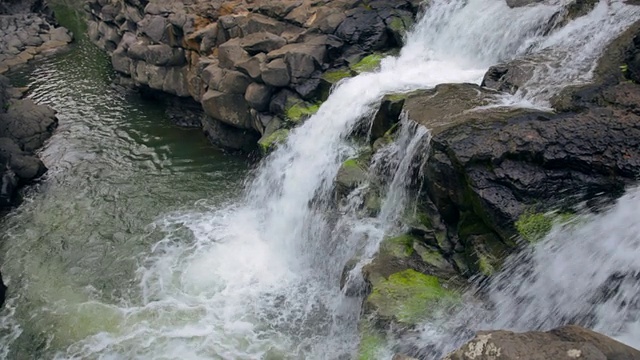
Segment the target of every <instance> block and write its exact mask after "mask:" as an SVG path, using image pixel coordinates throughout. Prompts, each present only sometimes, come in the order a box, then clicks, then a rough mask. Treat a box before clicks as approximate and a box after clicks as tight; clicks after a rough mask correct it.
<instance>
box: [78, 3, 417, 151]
mask: <svg viewBox="0 0 640 360" xmlns="http://www.w3.org/2000/svg"><path fill="white" fill-rule="evenodd" d="M418 4H419V2H418V1H409V0H403V1H385V0H382V1H372V2H370V3H366V4H365V3H362V2H360V1H357V0H341V1H317V0H305V1H189V2H183V1H172V2H166V1H155V0H152V1H129V0H126V1H125V0H114V1H98V0H92V1H90V2H89V5H88V10H89V12H90V14H91V20H90V22H89V24H90V25H89V33H90V37H91V39H92V40H93V41H94V42H96V43H97V44H98V45H99V46H100V47H102V48H103V49H105V50H106V51H108V52H109V53H110V54H111V57H112V63H113V66H114V69H115V70H116V71H118V72H119V74H120V75H121V82H122V83H123V84H128V85H131V86H135V87H138V88H146V89H151V90H155V91H160V92H164V93H169V94H172V95H175V96H178V97H182V98H191V99H193V100H195V101H196V102H198V103H200V104H201V106H202V109H203V111H204V116H203V117H202V119H201V121H200V123H201V126H202V128H203V130H204V131H205V133H206V134H207V136H208V137H209V138H210V139H211V141H212V142H213V143H215V144H217V145H220V146H222V147H225V148H231V149H241V150H246V151H251V150H252V149H255V148H256V147H257V143H259V144H260V148H261V149H262V150H264V151H267V150H268V149H269V148H270V147H271V146H273V144H274V143H275V142H277V141H279V139H282V138H283V137H284V136H286V133H287V131H288V129H289V128H291V127H293V126H295V125H296V124H298V123H300V122H301V121H302V120H303V119H304V118H305V117H308V116H309V115H310V114H312V113H313V112H315V110H316V109H317V107H318V103H319V102H321V101H322V100H323V99H324V98H326V96H327V95H328V91H329V89H330V87H331V86H332V85H333V84H334V83H335V82H337V81H339V80H340V79H341V78H344V77H348V76H352V75H353V74H355V73H357V72H360V71H366V70H369V69H372V68H373V67H375V65H376V64H377V62H378V61H379V60H380V55H379V54H381V53H382V52H384V51H389V50H391V49H396V48H398V47H399V46H400V45H401V44H402V38H403V35H404V33H405V31H406V30H407V29H408V28H409V27H411V26H412V24H413V20H414V18H415V15H416V13H417V11H418V8H419V5H418Z"/></svg>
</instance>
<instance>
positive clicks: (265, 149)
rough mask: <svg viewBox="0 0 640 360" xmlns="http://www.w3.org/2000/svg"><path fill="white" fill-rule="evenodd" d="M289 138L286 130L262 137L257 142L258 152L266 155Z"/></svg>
mask: <svg viewBox="0 0 640 360" xmlns="http://www.w3.org/2000/svg"><path fill="white" fill-rule="evenodd" d="M288 136H289V130H288V129H280V130H276V131H274V132H273V133H271V134H269V135H266V136H263V137H262V138H260V140H258V146H259V147H260V152H261V153H262V154H263V155H266V154H268V153H269V152H270V151H272V150H273V149H275V147H276V146H277V145H279V144H282V143H284V142H285V141H286V140H287V137H288Z"/></svg>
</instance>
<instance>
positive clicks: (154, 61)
mask: <svg viewBox="0 0 640 360" xmlns="http://www.w3.org/2000/svg"><path fill="white" fill-rule="evenodd" d="M144 60H145V61H146V62H147V63H149V64H151V65H156V66H182V65H184V64H186V58H185V55H184V50H183V49H181V48H173V47H170V46H168V45H164V44H161V45H149V46H148V47H147V48H146V50H145V51H144Z"/></svg>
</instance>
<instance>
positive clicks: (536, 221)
mask: <svg viewBox="0 0 640 360" xmlns="http://www.w3.org/2000/svg"><path fill="white" fill-rule="evenodd" d="M573 217H574V215H573V214H570V213H547V214H543V213H530V212H529V213H524V214H523V215H521V216H520V217H519V218H518V221H516V223H515V226H516V230H518V233H519V234H520V236H521V237H522V238H523V239H525V240H527V241H529V242H531V243H535V242H537V241H540V240H541V239H542V238H544V237H545V236H546V235H547V234H548V233H549V232H550V231H551V228H552V227H553V224H564V223H567V222H569V221H570V220H571V219H572V218H573Z"/></svg>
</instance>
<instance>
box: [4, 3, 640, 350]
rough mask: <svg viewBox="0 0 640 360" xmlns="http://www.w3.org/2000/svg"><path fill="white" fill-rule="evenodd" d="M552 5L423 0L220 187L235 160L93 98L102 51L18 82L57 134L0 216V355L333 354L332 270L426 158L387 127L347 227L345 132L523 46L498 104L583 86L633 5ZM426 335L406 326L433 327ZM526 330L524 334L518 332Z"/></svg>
mask: <svg viewBox="0 0 640 360" xmlns="http://www.w3.org/2000/svg"><path fill="white" fill-rule="evenodd" d="M565 3H566V2H565V1H555V2H554V1H551V2H549V3H545V4H541V5H536V6H529V7H524V8H518V9H509V8H508V7H507V6H506V4H505V3H504V1H503V0H468V1H462V0H434V1H432V2H431V5H430V6H429V8H428V10H427V12H426V14H425V15H424V16H423V18H422V19H421V21H420V22H419V23H418V24H417V26H416V29H415V30H414V31H413V32H412V33H411V34H410V35H409V37H408V39H407V45H406V46H405V47H404V48H403V50H402V51H401V53H400V55H399V56H398V57H396V58H387V59H385V60H384V61H383V63H382V66H381V69H380V70H379V71H377V72H374V73H367V74H362V75H359V76H357V77H355V78H353V79H347V80H344V81H343V82H341V83H340V84H339V85H338V86H337V87H336V88H335V89H334V91H333V93H332V95H331V96H330V97H329V99H328V100H327V101H326V102H325V103H324V104H323V105H322V106H321V108H320V110H319V111H318V113H317V114H316V115H314V116H313V117H311V118H310V119H309V120H307V121H306V122H305V123H304V124H303V125H302V126H300V127H298V128H296V129H295V130H293V131H292V132H291V134H290V136H289V139H288V140H287V142H286V144H283V145H282V146H281V147H279V148H278V149H277V150H276V151H275V152H273V153H272V154H271V155H270V156H268V157H267V158H266V159H265V160H263V161H262V162H261V164H260V165H259V166H258V168H257V169H256V170H255V171H254V172H253V173H252V175H251V176H250V177H249V179H248V180H247V181H246V182H245V183H244V192H243V193H242V194H238V195H237V196H236V194H235V191H234V190H235V189H236V188H237V187H236V186H235V185H237V184H238V181H239V179H240V178H242V177H243V166H242V163H238V161H236V160H234V159H233V158H228V157H224V158H222V157H218V156H216V155H215V153H214V151H213V150H212V149H210V148H209V147H208V146H206V144H205V143H204V140H203V139H202V137H198V136H197V135H198V134H196V133H194V132H190V131H186V130H179V129H176V128H175V127H172V126H170V125H169V124H167V123H166V122H163V120H162V118H163V113H162V111H161V110H159V109H156V108H154V107H153V106H150V105H149V104H144V103H142V102H140V100H138V99H136V98H130V97H127V96H125V95H122V94H120V93H118V92H115V91H114V90H112V89H111V88H109V87H108V83H109V79H110V75H109V71H107V70H105V69H106V64H105V59H104V58H103V57H102V56H100V55H98V54H97V52H96V50H95V49H93V48H91V47H90V46H87V45H86V44H85V43H81V45H80V46H79V47H78V48H77V49H76V50H75V52H72V53H69V54H66V55H61V56H58V57H56V58H54V59H52V60H49V61H45V62H42V63H40V64H38V65H37V66H35V67H34V68H32V69H33V70H31V72H29V71H26V72H24V74H23V75H22V77H23V78H24V79H25V80H24V81H25V83H28V84H29V85H30V86H31V88H32V96H33V97H34V98H36V99H38V100H39V101H42V102H48V103H51V104H53V105H54V106H55V107H56V108H58V110H59V111H60V117H61V127H60V129H59V130H58V132H57V134H56V135H55V137H54V138H53V139H52V140H51V141H50V142H49V144H48V145H47V147H46V148H45V149H44V150H43V153H42V155H43V158H44V159H45V161H46V163H47V164H48V165H49V166H50V167H51V168H52V171H51V174H50V176H49V177H48V179H47V180H46V181H45V182H44V183H43V184H42V186H41V187H40V189H39V191H37V192H35V193H34V194H33V196H32V197H31V200H30V201H29V202H28V203H27V204H25V206H23V207H22V208H21V209H20V210H19V211H17V212H16V213H15V214H13V215H12V216H11V217H9V218H8V219H7V220H6V225H5V228H6V229H7V230H6V231H5V234H4V238H5V239H4V242H3V245H4V257H3V274H6V275H7V276H8V278H9V280H10V284H9V285H10V288H11V289H12V293H11V297H10V299H9V301H8V304H7V307H6V309H5V310H3V313H2V315H3V316H2V322H1V323H0V325H1V326H2V332H1V334H2V336H3V338H2V344H3V350H4V351H5V354H8V355H7V357H9V358H33V357H43V358H57V359H67V358H82V359H85V358H88V359H98V358H99V359H120V358H126V359H149V358H164V359H177V358H180V359H211V358H214V359H337V358H349V357H350V356H352V355H353V353H354V351H355V349H356V348H357V343H358V338H357V323H358V320H359V314H360V303H361V299H359V298H357V297H347V296H345V295H344V294H343V293H342V292H341V291H340V288H339V282H340V281H339V280H340V276H341V272H342V269H343V267H344V265H345V263H346V262H347V261H349V260H350V259H351V258H352V257H354V256H359V257H360V259H361V263H360V266H361V265H362V264H363V263H365V262H366V261H367V259H368V258H370V256H371V255H372V254H373V253H375V250H376V247H377V244H378V243H379V242H380V240H382V239H383V237H384V236H386V235H389V234H392V233H393V232H395V231H399V230H401V229H402V224H401V222H400V221H399V219H400V218H401V213H402V211H403V209H404V208H405V207H406V203H407V194H408V192H407V187H408V186H409V185H411V175H413V174H415V171H416V169H415V167H416V166H414V165H415V164H418V167H419V164H420V163H421V162H423V161H428V159H425V158H424V156H422V155H423V154H424V153H426V147H427V146H428V138H429V136H428V132H427V130H426V129H423V128H421V127H420V126H418V125H416V124H413V123H411V121H410V120H408V119H405V120H404V122H403V124H402V126H401V128H402V129H401V131H400V132H399V134H398V136H397V139H396V141H395V143H393V144H390V145H388V146H386V147H384V148H383V149H382V150H381V151H380V152H379V153H378V154H376V155H374V158H373V159H374V160H373V162H372V168H371V169H370V171H371V172H372V173H373V174H377V175H379V176H381V177H383V178H384V179H385V180H386V181H385V183H386V184H387V185H386V186H385V187H384V189H382V209H381V211H380V213H379V215H377V216H375V217H363V216H362V214H361V213H359V212H358V208H359V205H360V204H361V202H362V201H363V198H362V196H361V195H362V194H364V193H365V192H366V190H367V189H366V186H368V185H370V184H365V185H363V187H360V188H358V189H356V190H354V192H353V193H352V194H350V196H349V197H348V201H347V203H345V204H341V205H339V207H338V209H336V208H335V206H336V205H335V204H334V186H333V181H334V178H335V176H336V173H337V172H338V169H339V167H340V164H341V162H342V161H343V160H345V159H346V158H348V157H350V156H354V155H355V154H357V153H358V146H357V144H356V143H354V142H353V141H352V140H350V138H349V135H350V134H351V133H352V132H353V131H354V129H356V128H358V127H359V126H361V125H362V123H363V122H366V121H369V120H370V119H371V116H372V114H373V112H374V110H375V104H376V103H377V102H378V101H379V100H380V99H381V98H382V97H383V96H384V95H385V94H387V93H397V92H403V91H409V90H413V89H417V88H430V87H433V86H435V85H437V84H439V83H445V82H479V81H480V79H481V77H482V75H483V74H484V72H485V71H486V69H487V67H488V66H490V65H492V64H495V63H497V62H499V61H504V60H509V59H512V58H515V57H517V56H520V55H527V54H532V53H533V54H538V53H540V54H542V53H544V54H545V57H546V56H550V57H551V58H553V59H555V60H556V61H559V62H560V63H561V64H562V67H561V68H560V69H551V73H550V75H549V72H548V70H549V67H548V66H542V69H541V70H540V71H538V72H536V77H534V79H533V80H532V82H531V83H530V86H529V88H530V89H531V90H530V92H529V93H528V94H520V95H519V96H520V97H519V98H516V100H514V101H513V102H523V101H524V102H526V103H528V104H530V105H531V104H534V105H536V106H545V105H546V101H547V100H548V95H549V94H548V91H545V90H544V89H545V80H544V79H545V78H548V77H551V78H552V81H551V80H549V81H548V83H549V84H552V85H553V84H563V85H565V84H568V83H575V82H581V81H585V80H587V79H588V78H589V70H590V69H591V67H592V66H593V63H594V61H595V59H596V58H597V56H598V55H599V54H600V52H601V51H602V49H603V47H604V45H605V44H606V43H607V42H608V41H610V40H611V39H613V38H614V37H615V35H616V34H619V33H620V32H621V31H622V30H624V29H625V28H626V27H627V26H629V25H630V24H631V23H632V22H633V21H634V20H636V19H638V18H639V11H638V10H637V8H635V7H631V6H627V5H624V4H623V3H622V2H621V1H602V2H600V3H599V4H598V5H597V6H596V8H595V10H594V11H592V12H591V13H590V14H589V15H588V16H585V17H582V18H579V19H578V20H576V21H573V22H569V23H568V25H567V26H565V27H563V28H561V29H556V30H555V31H551V32H548V31H547V30H548V24H549V23H550V21H551V19H552V18H553V16H554V14H556V13H557V12H558V11H560V10H561V9H562V7H563V5H565ZM578 49H579V51H577V50H578ZM549 54H550V55H549ZM545 69H547V70H545ZM545 74H546V75H545ZM17 77H18V78H20V77H21V76H19V75H17ZM18 80H19V79H18ZM553 86H556V85H553ZM410 115H411V114H409V116H410ZM196 139H200V140H196ZM197 141H202V142H201V143H199V144H200V146H198V143H197ZM183 143H186V144H188V146H187V145H181V144H183ZM426 181H428V179H426ZM198 199H206V200H202V201H199V202H196V200H198ZM634 199H635V198H634ZM632 201H634V200H632ZM635 201H637V199H636V200H635ZM636 204H637V202H636ZM540 261H541V263H542V261H543V260H540ZM541 267H543V268H544V265H541ZM356 268H357V267H356ZM607 271H608V270H607ZM352 275H353V274H352ZM605 275H606V274H604V273H603V275H602V276H605ZM606 276H608V275H606ZM496 281H499V280H496ZM559 286H560V287H561V285H559ZM495 294H496V295H495V296H499V293H498V291H496V292H495ZM532 303H533V304H535V303H536V302H535V301H532ZM532 311H534V310H532ZM530 321H538V322H539V320H538V319H537V318H535V316H531V317H530ZM480 323H481V324H485V325H486V324H487V323H482V322H480ZM495 324H502V323H500V322H495ZM504 324H505V326H507V325H509V324H506V323H504ZM431 325H432V324H426V325H425V331H424V332H423V333H422V334H423V335H424V334H431V335H433V332H429V331H427V329H431V328H434V327H433V326H431ZM510 326H512V327H518V326H515V325H510ZM535 326H544V325H543V324H537V323H536V324H530V323H523V324H522V325H521V326H520V327H522V328H524V327H535ZM435 328H436V332H437V334H440V335H442V337H441V341H440V342H439V343H438V344H436V345H437V346H439V347H440V348H446V346H449V345H450V344H453V343H454V341H453V339H452V337H451V333H450V332H449V331H448V328H447V327H446V326H444V327H443V330H440V329H438V328H437V327H435ZM605 330H606V329H605ZM444 335H447V336H448V337H445V336H444ZM420 336H421V335H420V334H417V335H416V337H417V338H420ZM434 338H438V336H436V335H433V336H431V339H434ZM414 340H415V339H414ZM422 340H423V342H424V343H425V344H427V343H428V341H429V340H428V339H422ZM407 341H409V340H407Z"/></svg>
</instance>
